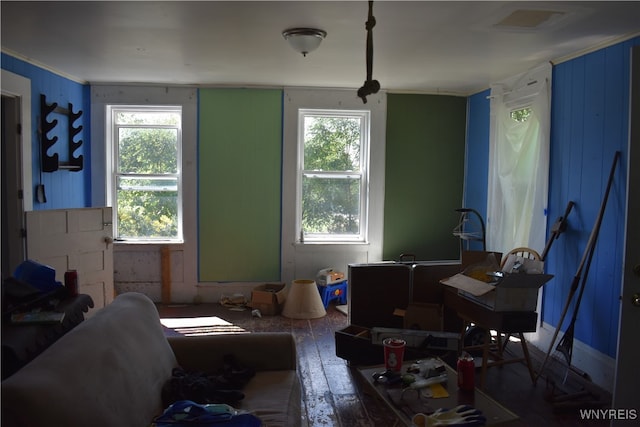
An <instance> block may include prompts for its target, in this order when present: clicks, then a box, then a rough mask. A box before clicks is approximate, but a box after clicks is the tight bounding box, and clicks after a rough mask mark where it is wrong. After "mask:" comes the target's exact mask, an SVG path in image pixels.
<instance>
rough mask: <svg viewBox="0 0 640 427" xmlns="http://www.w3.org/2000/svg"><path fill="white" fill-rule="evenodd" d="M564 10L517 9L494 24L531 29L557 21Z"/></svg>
mask: <svg viewBox="0 0 640 427" xmlns="http://www.w3.org/2000/svg"><path fill="white" fill-rule="evenodd" d="M564 14H565V12H560V11H557V10H539V9H532V10H526V9H518V10H515V11H513V12H511V14H509V15H508V16H506V17H505V18H504V19H503V20H501V21H500V22H498V23H497V24H495V26H496V27H504V28H521V29H528V30H533V29H535V28H538V27H542V26H548V25H550V24H552V23H554V22H557V21H558V19H560V18H561V17H562V16H563V15H564Z"/></svg>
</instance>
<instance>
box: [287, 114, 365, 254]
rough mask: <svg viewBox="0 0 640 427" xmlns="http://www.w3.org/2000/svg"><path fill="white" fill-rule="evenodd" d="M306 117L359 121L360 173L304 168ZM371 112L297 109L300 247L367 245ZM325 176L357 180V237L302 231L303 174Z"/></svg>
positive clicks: (298, 225)
mask: <svg viewBox="0 0 640 427" xmlns="http://www.w3.org/2000/svg"><path fill="white" fill-rule="evenodd" d="M305 117H344V118H357V119H359V120H360V171H359V172H358V171H340V172H337V171H312V170H305V169H304V143H305V141H304V119H305ZM370 123H371V113H370V111H367V110H334V109H299V110H298V150H297V151H298V161H297V180H296V181H297V182H296V190H297V191H296V236H299V241H298V243H300V244H307V243H309V244H334V243H367V242H368V229H369V227H368V218H369V140H370V132H371V126H370ZM310 174H311V175H317V176H326V177H340V176H342V177H346V176H349V177H352V178H353V177H358V179H359V181H360V218H359V233H358V234H333V233H331V234H311V235H304V234H303V230H302V187H303V185H302V182H303V178H304V176H305V175H310Z"/></svg>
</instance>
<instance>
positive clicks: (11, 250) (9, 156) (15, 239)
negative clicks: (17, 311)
mask: <svg viewBox="0 0 640 427" xmlns="http://www.w3.org/2000/svg"><path fill="white" fill-rule="evenodd" d="M20 123H21V120H20V99H19V98H18V97H14V96H5V95H2V166H1V167H2V234H1V235H2V280H5V279H6V278H7V277H9V276H11V274H12V273H13V271H14V270H15V268H16V267H17V266H18V265H19V264H20V263H21V262H22V261H24V260H25V257H26V254H25V244H24V224H23V221H24V220H23V218H24V205H23V203H22V201H23V199H22V198H23V191H22V168H21V165H22V154H21V147H20V141H21V138H20V133H21V132H20Z"/></svg>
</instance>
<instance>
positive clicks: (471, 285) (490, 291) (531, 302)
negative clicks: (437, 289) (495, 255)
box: [440, 273, 553, 311]
mask: <svg viewBox="0 0 640 427" xmlns="http://www.w3.org/2000/svg"><path fill="white" fill-rule="evenodd" d="M552 277H553V275H552V274H527V273H513V274H510V273H504V277H502V278H500V279H499V280H498V281H497V282H496V283H495V284H491V283H486V282H483V281H481V280H477V279H474V278H471V277H469V276H465V275H464V274H462V273H458V274H456V275H455V276H452V277H449V278H447V279H444V280H441V281H440V283H442V284H443V285H447V286H452V287H454V288H457V289H458V293H459V294H460V295H462V296H464V297H465V298H468V299H470V300H472V301H474V302H476V303H478V304H480V305H484V306H486V307H488V308H490V309H491V310H494V311H535V310H536V308H537V305H538V290H539V288H540V287H541V286H542V285H544V284H545V283H547V282H548V281H549V280H551V278H552Z"/></svg>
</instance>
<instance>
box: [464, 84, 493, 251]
mask: <svg viewBox="0 0 640 427" xmlns="http://www.w3.org/2000/svg"><path fill="white" fill-rule="evenodd" d="M490 94H491V91H490V90H486V91H484V92H480V93H477V94H475V95H472V96H470V97H469V98H468V100H467V146H466V153H465V164H466V167H465V185H464V194H463V206H464V207H465V208H471V209H475V210H476V211H478V213H479V214H480V215H481V216H482V219H483V220H485V221H486V219H487V186H488V183H487V181H488V176H489V112H490V109H489V105H490V103H489V99H488V98H487V97H488V96H489V95H490ZM469 249H471V250H482V249H483V248H482V243H481V242H470V246H469Z"/></svg>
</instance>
